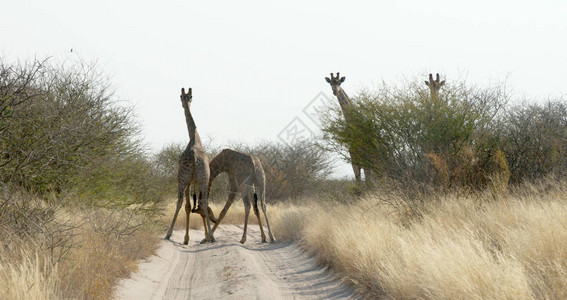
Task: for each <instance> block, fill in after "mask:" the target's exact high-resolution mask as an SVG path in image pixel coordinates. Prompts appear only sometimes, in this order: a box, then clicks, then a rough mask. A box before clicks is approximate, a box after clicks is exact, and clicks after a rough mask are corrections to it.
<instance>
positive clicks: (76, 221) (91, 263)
mask: <svg viewBox="0 0 567 300" xmlns="http://www.w3.org/2000/svg"><path fill="white" fill-rule="evenodd" d="M44 225H45V228H49V230H52V231H53V232H58V233H56V234H54V235H50V236H49V237H46V236H45V235H43V236H42V235H37V236H30V235H24V236H21V237H19V236H16V235H15V234H12V235H10V232H9V230H6V228H4V229H3V231H2V233H3V234H4V235H3V236H0V245H2V247H0V299H108V298H110V296H111V294H112V289H113V287H114V286H115V285H116V283H117V282H118V280H119V279H120V278H124V277H127V276H128V275H129V273H130V272H132V271H135V270H136V268H137V267H136V260H137V259H139V258H143V257H146V256H149V255H150V254H152V253H153V252H154V251H155V248H156V246H157V243H158V241H159V240H158V239H157V233H158V232H159V231H158V230H157V226H155V224H154V223H152V222H149V221H148V219H147V218H146V217H144V216H141V215H138V214H136V213H133V212H132V211H130V210H128V209H124V210H121V211H116V210H110V209H104V208H89V209H78V208H58V209H57V212H56V215H55V218H54V219H53V220H52V221H50V224H44ZM47 239H51V240H47ZM54 241H55V243H54ZM58 241H59V242H58Z"/></svg>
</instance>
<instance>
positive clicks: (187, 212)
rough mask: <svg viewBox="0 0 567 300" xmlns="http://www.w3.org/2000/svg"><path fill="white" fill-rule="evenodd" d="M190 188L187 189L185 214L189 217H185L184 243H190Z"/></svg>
mask: <svg viewBox="0 0 567 300" xmlns="http://www.w3.org/2000/svg"><path fill="white" fill-rule="evenodd" d="M189 192H190V189H189V188H186V189H185V200H186V201H185V214H186V215H187V218H186V219H185V238H184V239H183V244H184V245H187V244H189V217H190V216H191V200H190V199H191V198H189Z"/></svg>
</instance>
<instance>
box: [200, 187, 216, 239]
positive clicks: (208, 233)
mask: <svg viewBox="0 0 567 300" xmlns="http://www.w3.org/2000/svg"><path fill="white" fill-rule="evenodd" d="M201 192H202V193H203V200H202V201H203V205H204V206H203V213H204V214H205V216H204V218H205V221H206V225H207V226H205V239H206V240H208V241H209V242H211V243H214V242H215V241H216V240H215V236H214V235H213V232H212V230H211V222H210V220H209V210H208V208H209V199H208V197H209V189H208V180H203V183H201Z"/></svg>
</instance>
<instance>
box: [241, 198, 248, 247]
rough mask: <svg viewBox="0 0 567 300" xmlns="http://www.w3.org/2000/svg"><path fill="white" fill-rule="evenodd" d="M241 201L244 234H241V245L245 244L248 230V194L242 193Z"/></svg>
mask: <svg viewBox="0 0 567 300" xmlns="http://www.w3.org/2000/svg"><path fill="white" fill-rule="evenodd" d="M242 200H243V201H244V233H243V234H242V239H241V240H240V243H241V244H244V243H245V242H246V230H247V229H248V216H249V215H250V192H249V191H248V190H246V192H243V193H242Z"/></svg>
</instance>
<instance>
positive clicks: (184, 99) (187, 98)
mask: <svg viewBox="0 0 567 300" xmlns="http://www.w3.org/2000/svg"><path fill="white" fill-rule="evenodd" d="M179 97H180V98H181V105H182V106H185V104H187V106H189V103H191V100H193V91H192V90H191V88H189V91H187V93H185V88H181V96H179Z"/></svg>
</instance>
